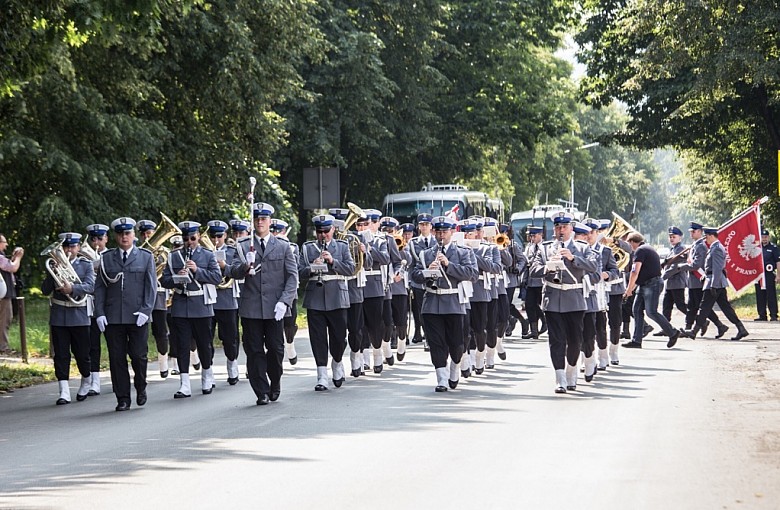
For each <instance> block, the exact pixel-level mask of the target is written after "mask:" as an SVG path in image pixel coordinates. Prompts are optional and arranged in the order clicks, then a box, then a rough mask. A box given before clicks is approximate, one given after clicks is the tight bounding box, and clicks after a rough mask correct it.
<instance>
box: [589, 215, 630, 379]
mask: <svg viewBox="0 0 780 510" xmlns="http://www.w3.org/2000/svg"><path fill="white" fill-rule="evenodd" d="M609 225H610V221H609V220H599V229H598V234H597V235H596V241H595V242H596V243H597V245H594V244H591V247H593V246H597V247H600V248H599V249H597V250H596V251H597V252H599V251H600V253H601V276H602V278H603V280H604V282H605V283H606V285H607V288H608V295H609V297H608V298H607V299H608V303H607V323H608V324H609V349H608V353H607V355H608V356H609V357H608V358H606V357H605V355H604V353H603V352H601V349H602V345H601V344H599V366H598V369H599V370H605V369H606V368H607V361H609V363H610V364H612V365H619V364H620V358H619V356H618V348H619V346H620V329H621V327H622V325H623V293H624V292H626V280H625V278H623V273H622V272H621V271H620V268H619V267H618V265H617V260H615V255H614V254H613V252H612V248H610V247H609V246H607V245H606V244H605V243H606V241H605V240H604V235H605V234H606V232H607V229H608V228H609ZM596 338H597V339H598V337H596Z"/></svg>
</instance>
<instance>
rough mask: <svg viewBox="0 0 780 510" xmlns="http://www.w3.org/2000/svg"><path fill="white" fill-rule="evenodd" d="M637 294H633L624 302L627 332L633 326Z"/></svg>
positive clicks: (624, 321) (624, 320)
mask: <svg viewBox="0 0 780 510" xmlns="http://www.w3.org/2000/svg"><path fill="white" fill-rule="evenodd" d="M635 296H636V293H634V294H631V297H629V298H628V299H626V300H625V301H623V326H625V328H626V330H628V327H629V326H630V325H631V319H632V318H633V317H634V297H635Z"/></svg>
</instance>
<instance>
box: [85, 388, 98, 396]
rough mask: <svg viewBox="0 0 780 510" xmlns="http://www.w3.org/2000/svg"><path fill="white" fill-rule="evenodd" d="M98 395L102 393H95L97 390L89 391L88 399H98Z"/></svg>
mask: <svg viewBox="0 0 780 510" xmlns="http://www.w3.org/2000/svg"><path fill="white" fill-rule="evenodd" d="M98 395H100V392H99V391H95V390H89V391H88V392H87V396H88V397H97V396H98Z"/></svg>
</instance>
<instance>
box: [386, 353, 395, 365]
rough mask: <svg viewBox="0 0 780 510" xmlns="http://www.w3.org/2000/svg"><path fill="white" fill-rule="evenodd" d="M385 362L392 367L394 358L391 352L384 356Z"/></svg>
mask: <svg viewBox="0 0 780 510" xmlns="http://www.w3.org/2000/svg"><path fill="white" fill-rule="evenodd" d="M385 363H387V366H389V367H392V366H393V365H395V358H394V357H393V355H392V354H391V355H390V357H389V358H385Z"/></svg>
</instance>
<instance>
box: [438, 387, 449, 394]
mask: <svg viewBox="0 0 780 510" xmlns="http://www.w3.org/2000/svg"><path fill="white" fill-rule="evenodd" d="M445 391H447V387H446V386H436V393H443V392H445Z"/></svg>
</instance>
